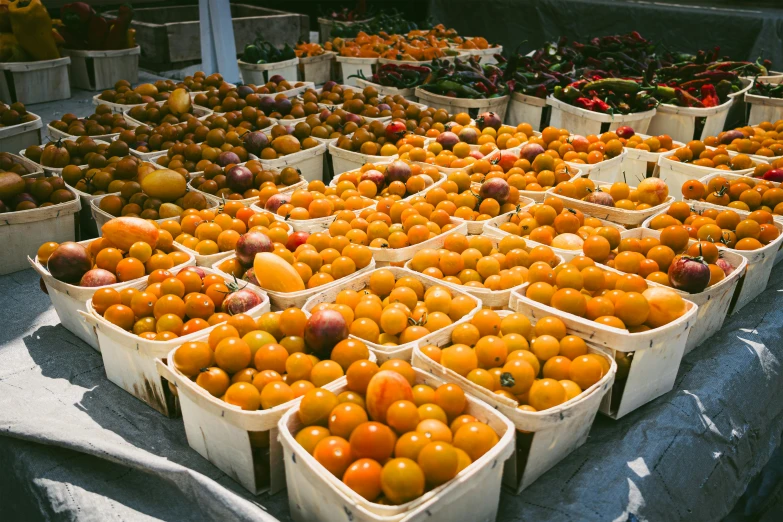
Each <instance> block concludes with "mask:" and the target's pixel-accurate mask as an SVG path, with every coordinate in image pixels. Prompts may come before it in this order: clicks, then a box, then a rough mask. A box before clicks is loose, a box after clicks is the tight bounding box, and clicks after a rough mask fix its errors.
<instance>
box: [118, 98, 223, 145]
mask: <svg viewBox="0 0 783 522" xmlns="http://www.w3.org/2000/svg"><path fill="white" fill-rule="evenodd" d="M164 103H166V102H165V101H159V102H155V104H156V105H157V106H158V107H162V106H163V104H164ZM133 107H135V106H131V108H133ZM190 108H191V111H192V112H191V114H193V116H195V117H196V118H197V119H199V120H201V121H204V120H206V119H207V117H208V116H211V115H212V114H214V111H213V110H212V109H208V108H206V107H201V106H200V105H196V104H195V103H194V104H192V105H191V107H190ZM129 111H130V109H128V110H127V111H123V113H122V115H123V116H124V117H125V121H127V122H128V123H130V124H131V126H133V127H138V126H140V125H148V126H150V127H154V126H155V125H149V124H147V123H144V122H143V121H139V120H137V119H136V118H134V117H133V116H131V115H130V114H129ZM133 151H134V149H130V152H131V153H132V152H133ZM161 152H166V151H163V150H158V151H154V152H140V153H138V154H139V157H140V158H142V159H147V157H145V156H143V154H160V153H161Z"/></svg>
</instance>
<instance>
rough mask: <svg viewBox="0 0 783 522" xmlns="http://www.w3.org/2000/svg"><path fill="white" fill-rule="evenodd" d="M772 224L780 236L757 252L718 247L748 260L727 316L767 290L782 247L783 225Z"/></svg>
mask: <svg viewBox="0 0 783 522" xmlns="http://www.w3.org/2000/svg"><path fill="white" fill-rule="evenodd" d="M691 207H692V208H694V209H696V210H697V211H699V210H704V209H707V208H723V207H715V206H714V205H708V204H706V203H702V202H701V201H692V202H691ZM667 210H669V206H668V205H667V206H666V207H665V208H663V209H662V210H661V211H660V212H656V213H655V215H654V216H650V217H649V218H647V219H646V220H645V221H644V223H643V224H642V226H643V227H645V228H650V222H651V221H652V219H653V218H654V217H655V216H657V215H660V214H665V213H666V211H667ZM731 210H734V211H735V212H736V213H737V214H739V215H740V216H741V217H746V216H748V214H749V212H745V211H743V210H739V209H731ZM773 223H774V225H775V227H777V229H778V231H779V232H780V235H779V236H778V238H777V239H775V240H774V241H773V242H771V243H770V244H768V245H764V247H763V248H760V249H758V250H734V249H730V248H724V247H718V248H720V249H721V250H726V251H728V252H733V253H735V254H738V255H741V256H742V257H744V258H745V259H747V260H748V266H747V269H746V270H745V279H744V280H742V281H741V284H739V285H737V290H736V291H735V293H734V298H733V299H732V302H731V308H730V309H729V314H734V313H736V312H738V311H740V310H741V309H742V308H743V307H744V306H745V305H746V304H748V303H749V302H751V301H752V300H753V299H755V298H756V296H758V295H759V294H760V293H762V292H763V291H764V290H765V289H766V288H767V283H768V282H769V276H770V275H771V274H772V267H773V266H774V265H775V260H776V257H777V256H778V251H779V250H780V247H781V245H783V224H781V223H780V222H779V221H777V220H776V221H773Z"/></svg>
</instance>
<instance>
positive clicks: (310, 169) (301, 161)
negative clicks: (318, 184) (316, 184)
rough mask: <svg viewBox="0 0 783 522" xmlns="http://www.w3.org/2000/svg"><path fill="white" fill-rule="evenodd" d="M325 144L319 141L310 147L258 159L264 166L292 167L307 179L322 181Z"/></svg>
mask: <svg viewBox="0 0 783 522" xmlns="http://www.w3.org/2000/svg"><path fill="white" fill-rule="evenodd" d="M325 153H326V144H325V143H321V144H319V145H318V146H316V147H313V148H311V149H305V150H300V151H299V152H294V153H293V154H288V155H286V156H283V157H281V158H277V159H273V160H265V159H259V160H258V161H260V162H261V164H262V165H263V166H264V167H266V168H271V169H279V170H282V169H284V168H286V167H294V168H296V169H299V170H300V171H301V172H302V177H304V179H306V180H307V181H323V178H324V158H323V155H324V154H325Z"/></svg>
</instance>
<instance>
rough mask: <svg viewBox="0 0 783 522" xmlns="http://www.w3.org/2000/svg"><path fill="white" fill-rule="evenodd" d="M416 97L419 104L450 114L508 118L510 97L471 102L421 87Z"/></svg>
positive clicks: (418, 88)
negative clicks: (492, 115) (487, 114)
mask: <svg viewBox="0 0 783 522" xmlns="http://www.w3.org/2000/svg"><path fill="white" fill-rule="evenodd" d="M415 92H416V97H417V98H418V99H419V103H423V104H425V105H427V106H428V107H433V108H435V109H444V110H446V111H447V112H448V113H449V114H457V113H459V112H467V113H469V114H470V115H471V116H472V117H476V116H478V115H479V114H481V113H482V112H494V113H496V114H497V115H498V116H499V117H500V119H501V120H503V119H504V118H505V117H506V110H507V109H508V100H509V98H510V96H509V95H505V96H499V97H497V98H485V99H479V100H470V99H463V98H451V97H449V96H442V95H440V94H434V93H431V92H429V91H427V90H425V89H422V88H421V87H416V91H415Z"/></svg>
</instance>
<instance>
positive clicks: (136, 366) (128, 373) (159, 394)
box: [79, 267, 269, 417]
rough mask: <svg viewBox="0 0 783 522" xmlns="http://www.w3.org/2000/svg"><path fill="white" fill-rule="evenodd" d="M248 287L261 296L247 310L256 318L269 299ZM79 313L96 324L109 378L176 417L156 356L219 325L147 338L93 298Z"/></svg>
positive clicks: (144, 400) (261, 291) (163, 412)
mask: <svg viewBox="0 0 783 522" xmlns="http://www.w3.org/2000/svg"><path fill="white" fill-rule="evenodd" d="M184 268H185V267H182V268H180V269H179V270H175V269H172V270H170V272H171V273H179V272H180V271H181V270H183V269H184ZM202 270H204V271H205V272H206V273H207V274H215V273H216V274H218V275H220V276H222V277H223V278H224V279H225V280H226V282H230V281H233V278H231V277H227V276H225V275H224V274H220V273H219V272H215V271H213V270H210V269H208V268H202ZM127 286H133V287H134V288H138V289H139V290H143V289H144V288H146V287H147V281H146V278H144V279H143V281H142V282H141V284H139V283H131V284H127V285H124V286H123V288H125V287H127ZM245 289H246V290H249V291H251V292H253V293H254V294H256V295H257V296H258V297H259V298H260V299H261V304H259V305H258V306H256V307H254V308H252V309H251V310H248V311H247V312H246V313H247V314H248V315H250V316H251V317H253V318H254V319H255V318H258V317H260V316H261V315H262V314H264V313H266V312H268V311H269V298H268V297H267V296H266V293H264V291H263V290H261V289H260V288H258V287H256V286H254V285H251V284H248V285H247V286H246V287H245ZM79 314H80V315H81V316H82V320H84V321H87V322H88V323H89V324H90V325H91V326H93V327H95V333H96V334H97V335H98V344H99V345H100V352H101V357H103V366H104V368H105V369H106V377H107V378H108V379H109V380H110V381H111V382H113V383H114V384H116V385H117V386H119V387H120V388H122V389H123V390H125V391H126V392H128V393H130V394H131V395H133V396H134V397H136V398H137V399H139V400H140V401H142V402H144V403H145V404H147V405H148V406H149V407H151V408H153V409H155V410H157V411H159V412H160V413H162V414H163V415H166V416H167V417H176V416H177V415H178V414H179V411H178V407H177V404H176V401H175V400H174V398H173V397H172V396H171V394H170V392H169V390H168V386H167V385H166V384H165V383H164V382H163V380H162V379H161V377H160V375H159V374H158V370H157V368H156V365H155V359H163V358H166V357H167V356H168V354H169V352H171V350H173V349H174V348H176V347H178V346H179V345H181V344H183V343H186V342H189V341H196V340H201V339H203V338H204V337H206V336H208V335H209V332H211V331H212V330H213V329H214V328H215V327H216V326H217V325H212V326H210V327H209V328H205V329H204V330H200V331H198V332H194V333H192V334H190V335H185V336H182V337H177V338H176V339H172V340H171V341H148V340H147V339H144V338H142V337H139V336H138V335H135V334H134V333H132V332H127V331H125V330H123V329H122V328H120V327H119V326H116V325H114V324H112V323H110V322H109V321H107V320H106V319H104V318H103V317H101V316H100V315H99V314H98V312H96V311H95V309H94V308H93V307H92V298H90V299H89V300H88V301H87V307H86V310H80V311H79Z"/></svg>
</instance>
